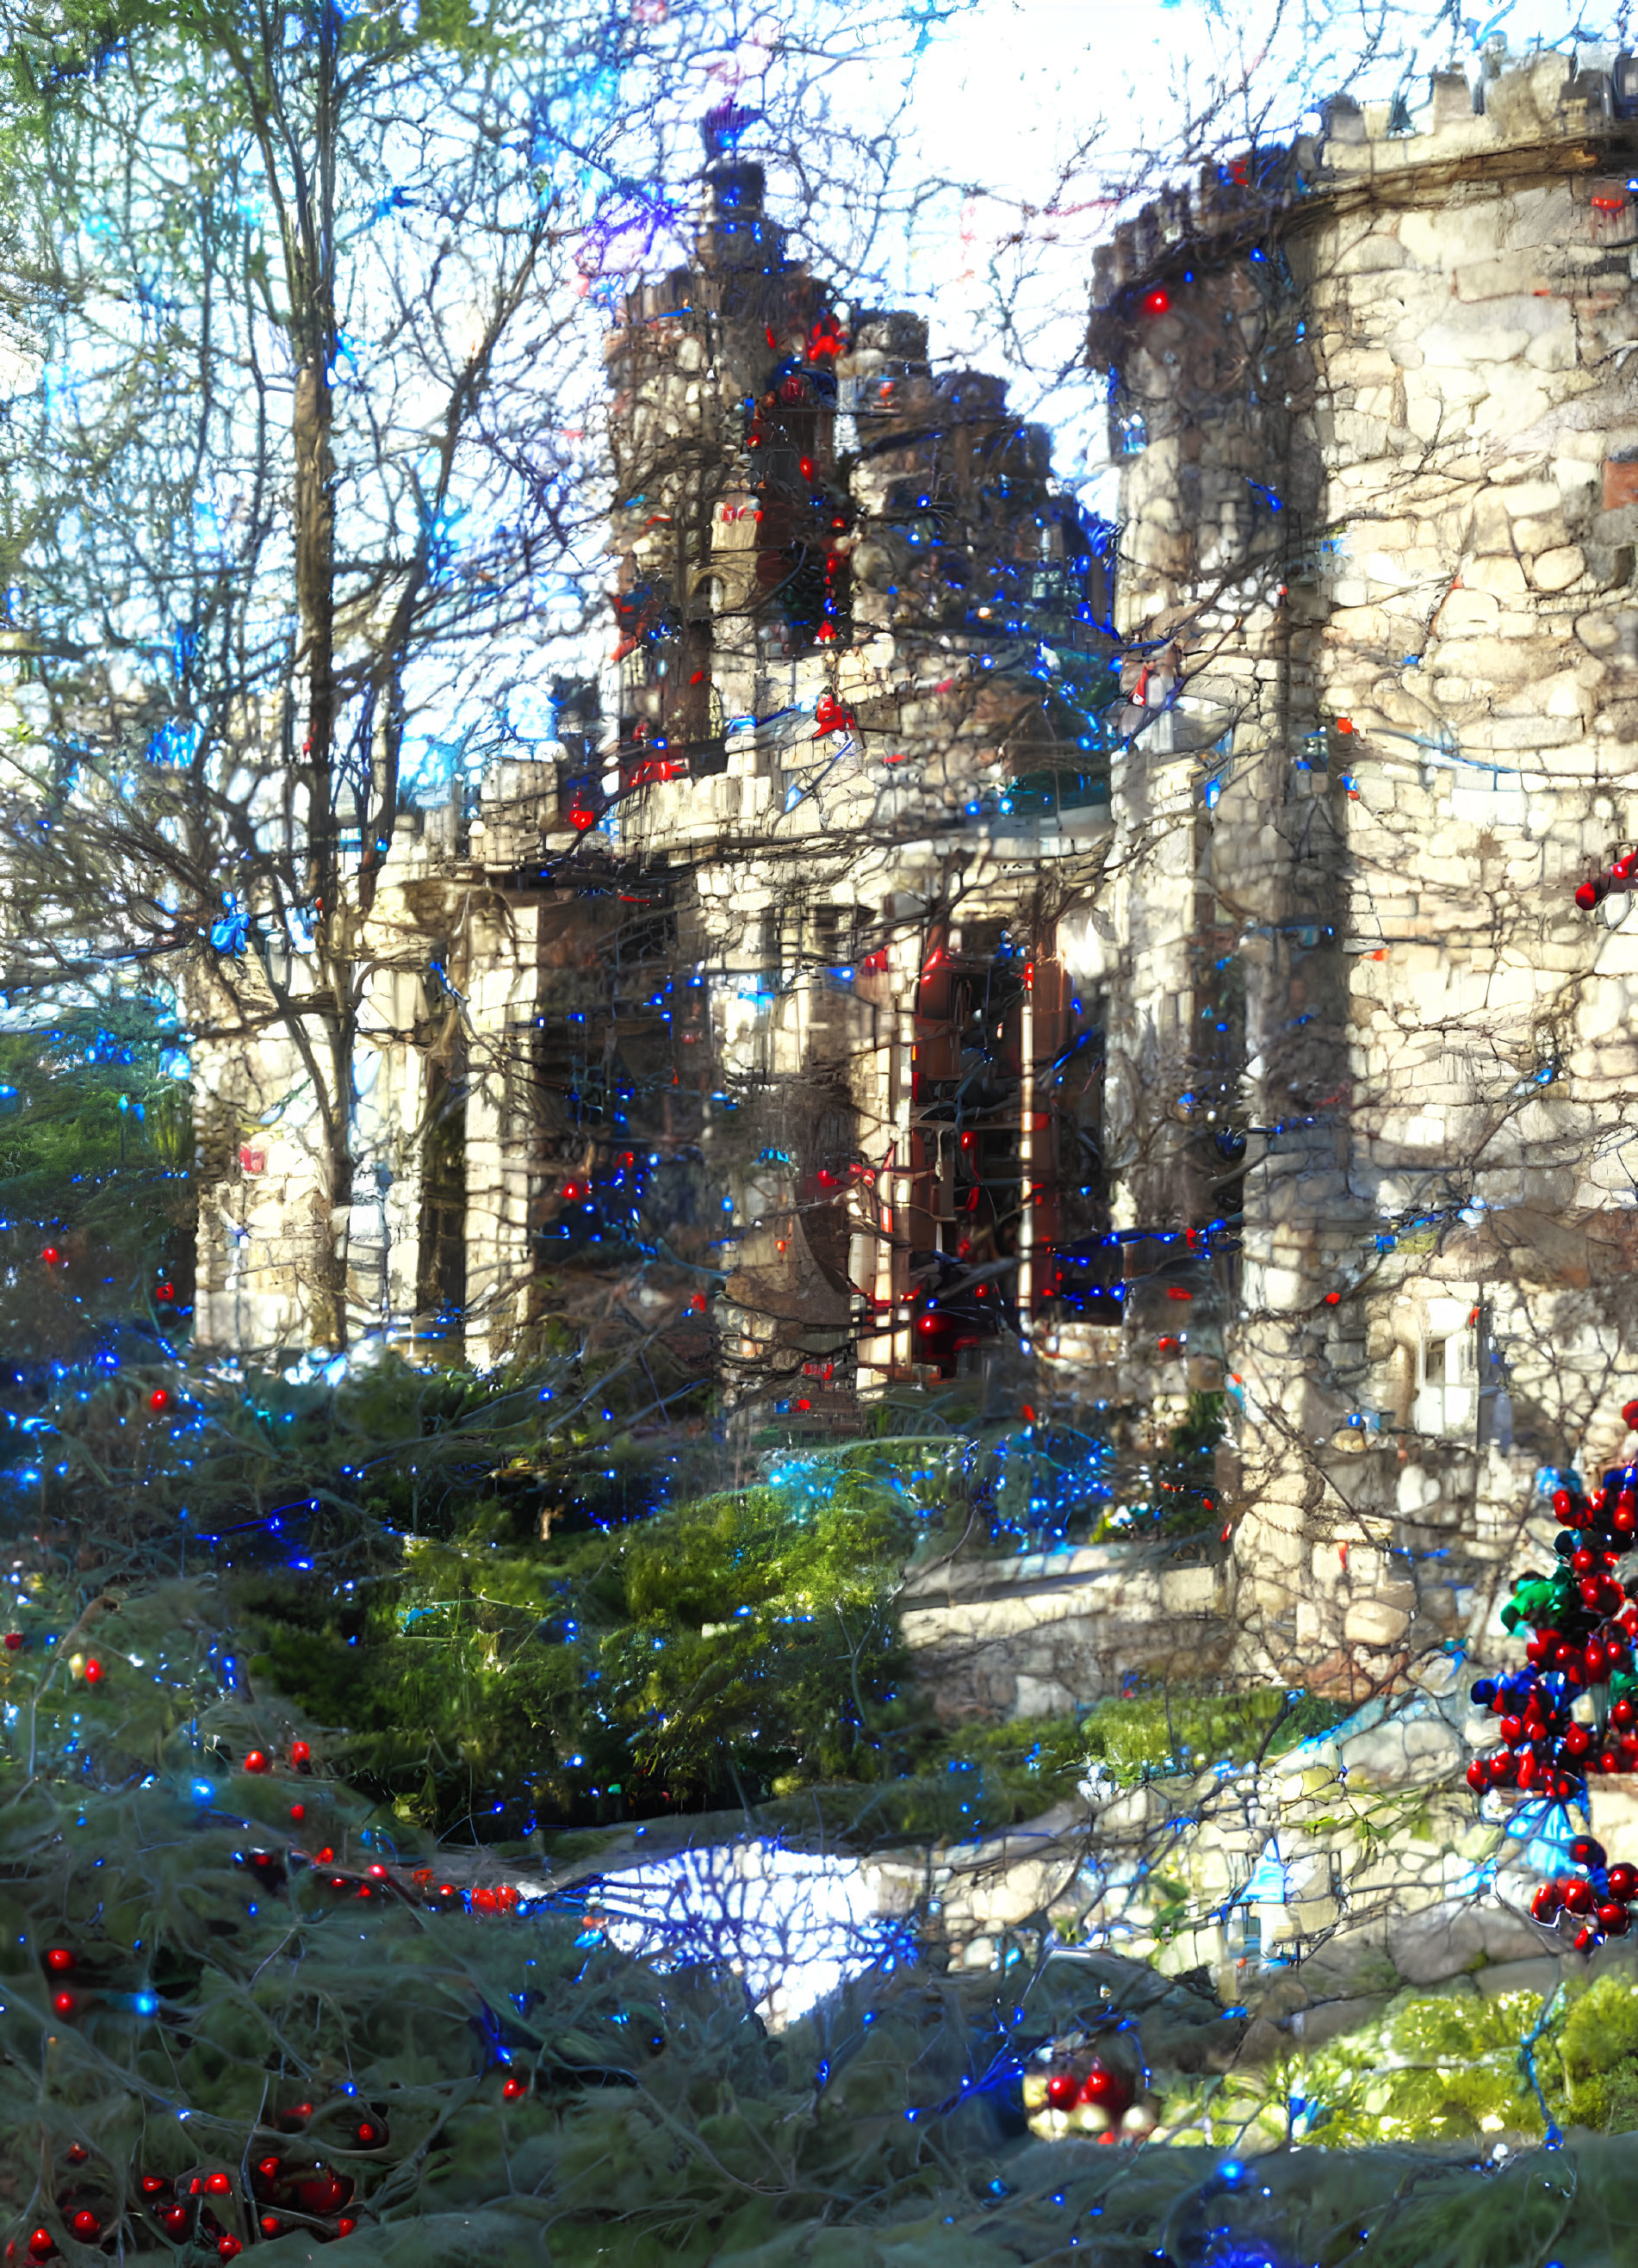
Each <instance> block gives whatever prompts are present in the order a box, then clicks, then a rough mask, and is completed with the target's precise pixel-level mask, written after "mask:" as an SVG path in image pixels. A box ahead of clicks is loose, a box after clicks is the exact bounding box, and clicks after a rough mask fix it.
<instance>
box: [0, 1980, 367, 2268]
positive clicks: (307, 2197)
mask: <svg viewBox="0 0 1638 2268" xmlns="http://www.w3.org/2000/svg"><path fill="white" fill-rule="evenodd" d="M70 1957H71V1956H70ZM341 2107H342V2108H343V2111H344V2114H345V2124H344V2128H343V2132H341V2133H339V2134H338V2135H336V2138H335V2147H338V2148H340V2149H343V2150H347V2151H377V2150H383V2149H385V2148H386V2147H387V2141H388V2139H389V2137H388V2134H387V2124H386V2121H385V2120H384V2119H383V2118H382V2117H380V2113H379V2112H375V2111H372V2112H370V2113H368V2114H365V2115H360V2113H359V2112H358V2107H357V2105H356V2104H353V2103H351V2102H347V2103H344V2104H343V2106H341ZM313 2115H314V2106H313V2104H312V2103H311V2102H298V2103H293V2104H292V2105H291V2107H290V2109H288V2110H283V2111H281V2112H280V2113H279V2114H278V2117H277V2122H276V2123H277V2125H278V2126H279V2127H280V2128H282V2129H283V2130H284V2132H285V2133H286V2134H292V2133H299V2132H301V2131H302V2130H303V2129H304V2128H305V2127H306V2125H307V2124H308V2122H309V2121H310V2120H311V2118H312V2117H313ZM90 2155H91V2153H90V2151H89V2150H88V2149H87V2148H86V2147H85V2144H84V2143H83V2142H73V2143H70V2145H69V2147H68V2148H67V2149H66V2150H65V2151H64V2152H63V2161H64V2163H65V2165H66V2166H67V2168H68V2169H69V2174H68V2183H67V2185H66V2187H65V2189H64V2191H63V2192H62V2193H60V2194H59V2195H58V2197H57V2198H56V2206H57V2211H58V2213H59V2215H60V2216H61V2224H62V2227H63V2228H65V2229H66V2230H67V2231H68V2233H69V2235H70V2236H72V2237H74V2238H75V2239H76V2240H77V2242H79V2243H81V2244H100V2245H101V2246H102V2248H103V2249H104V2250H109V2249H111V2248H113V2247H114V2246H116V2245H118V2244H119V2243H120V2242H121V2239H122V2237H123V2238H124V2239H125V2240H126V2241H127V2242H129V2238H130V2236H131V2235H133V2234H134V2232H133V2231H132V2230H131V2229H130V2228H129V2226H127V2225H124V2224H122V2219H121V2216H120V2214H119V2213H118V2212H117V2211H110V2210H109V2208H108V2207H107V2205H102V2206H101V2207H100V2208H99V2207H98V2206H97V2205H92V2203H90V2202H89V2192H88V2191H87V2189H86V2188H85V2176H83V2174H82V2173H81V2171H80V2169H81V2168H82V2167H84V2166H85V2164H86V2162H87V2161H88V2160H89V2158H90ZM249 2188H250V2198H249V2202H250V2204H251V2205H252V2206H253V2208H255V2218H256V2228H257V2230H258V2231H259V2233H260V2234H261V2235H262V2237H264V2238H266V2239H269V2240H271V2239H272V2238H274V2237H276V2236H283V2235H286V2234H288V2233H289V2232H290V2231H291V2230H297V2229H299V2230H306V2232H307V2233H309V2234H313V2235H321V2236H350V2235H351V2234H352V2232H353V2230H354V2229H355V2228H357V2227H358V2219H357V2217H356V2215H355V2214H353V2213H350V2212H349V2210H348V2208H349V2207H350V2205H351V2204H352V2201H353V2197H354V2193H355V2191H356V2189H357V2183H355V2182H354V2180H353V2178H352V2176H350V2175H348V2174H340V2173H337V2172H336V2169H335V2168H334V2167H333V2166H330V2165H328V2164H326V2163H325V2162H324V2161H323V2160H322V2159H321V2157H318V2156H316V2155H314V2154H313V2153H312V2152H311V2151H310V2150H309V2151H307V2152H306V2153H305V2154H296V2153H294V2152H292V2150H291V2147H290V2146H289V2145H288V2144H287V2143H281V2144H280V2145H279V2146H278V2147H277V2149H267V2150H265V2151H264V2154H263V2155H262V2157H260V2158H257V2159H255V2161H253V2164H252V2167H251V2171H250V2183H249ZM136 2191H137V2198H139V2199H140V2201H141V2206H142V2209H143V2211H144V2213H147V2214H149V2215H151V2218H152V2220H153V2222H154V2223H155V2225H156V2226H157V2227H158V2228H159V2232H160V2234H161V2235H164V2236H166V2237H167V2238H169V2239H170V2241H171V2242H172V2243H173V2244H201V2245H205V2246H207V2247H209V2248H210V2250H213V2251H214V2252H215V2253H216V2255H217V2257H218V2259H221V2260H233V2259H236V2258H237V2257H238V2256H239V2255H240V2253H241V2252H242V2251H243V2250H244V2249H245V2240H244V2238H243V2237H242V2236H240V2235H236V2234H235V2232H234V2230H233V2229H232V2228H229V2227H228V2226H227V2225H226V2224H227V2222H228V2220H235V2221H238V2220H240V2210H239V2205H240V2199H239V2188H238V2183H236V2181H235V2179H234V2176H232V2174H229V2173H225V2172H224V2171H222V2170H221V2169H216V2170H214V2171H211V2172H209V2173H192V2174H182V2175H176V2176H173V2175H167V2174H141V2175H138V2176H137V2183H136ZM242 2225H243V2224H242V2221H241V2222H240V2226H242ZM58 2250H59V2245H58V2238H57V2235H55V2232H54V2231H53V2230H52V2229H51V2228H48V2227H47V2226H46V2225H45V2224H44V2223H41V2224H40V2225H39V2226H37V2227H35V2228H32V2229H30V2230H29V2232H28V2233H27V2235H26V2236H25V2237H24V2238H23V2239H22V2241H21V2243H20V2245H19V2243H18V2240H17V2239H15V2238H13V2239H12V2241H11V2242H10V2243H9V2244H8V2245H7V2246H6V2248H5V2254H4V2259H5V2263H6V2268H16V2264H17V2263H18V2261H19V2259H23V2260H29V2261H35V2262H41V2261H47V2260H50V2259H52V2258H54V2257H55V2256H56V2254H57V2252H58Z"/></svg>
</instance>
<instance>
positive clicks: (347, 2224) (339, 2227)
mask: <svg viewBox="0 0 1638 2268" xmlns="http://www.w3.org/2000/svg"><path fill="white" fill-rule="evenodd" d="M357 2227H358V2222H357V2221H356V2220H354V2219H353V2217H352V2215H351V2214H350V2213H343V2215H342V2217H341V2219H340V2220H338V2221H337V2222H336V2235H337V2236H350V2235H352V2233H353V2231H354V2229H355V2228H357Z"/></svg>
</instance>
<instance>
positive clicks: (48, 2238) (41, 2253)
mask: <svg viewBox="0 0 1638 2268" xmlns="http://www.w3.org/2000/svg"><path fill="white" fill-rule="evenodd" d="M56 2249H57V2242H56V2239H55V2236H53V2235H52V2234H51V2231H50V2230H49V2229H48V2228H36V2229H34V2230H33V2231H32V2233H31V2234H30V2236H29V2240H28V2250H29V2254H30V2257H32V2258H33V2259H35V2260H47V2259H49V2258H50V2257H51V2255H52V2254H53V2253H54V2252H55V2250H56Z"/></svg>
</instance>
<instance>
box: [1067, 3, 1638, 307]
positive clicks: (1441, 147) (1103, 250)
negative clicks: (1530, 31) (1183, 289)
mask: <svg viewBox="0 0 1638 2268" xmlns="http://www.w3.org/2000/svg"><path fill="white" fill-rule="evenodd" d="M1320 116H1321V127H1320V131H1319V132H1318V133H1317V134H1312V135H1299V136H1297V137H1296V139H1295V141H1293V142H1291V143H1289V144H1270V145H1269V146H1268V147H1266V148H1264V149H1253V150H1249V151H1244V152H1243V153H1242V154H1241V155H1239V156H1238V157H1236V158H1230V159H1229V160H1228V161H1227V162H1226V163H1223V164H1219V165H1207V166H1202V167H1201V168H1200V173H1199V181H1198V183H1196V184H1195V185H1194V186H1192V187H1191V186H1189V185H1186V184H1180V185H1178V186H1177V187H1176V188H1169V189H1167V190H1165V191H1163V192H1162V195H1160V196H1158V197H1156V198H1155V199H1154V200H1153V202H1152V203H1149V204H1147V205H1145V206H1144V208H1143V209H1142V210H1141V211H1140V212H1139V213H1138V214H1137V215H1135V217H1133V219H1131V220H1129V221H1123V222H1122V223H1121V224H1120V225H1119V226H1118V228H1117V229H1116V231H1115V233H1114V236H1113V238H1112V239H1110V242H1109V243H1107V244H1103V245H1100V246H1099V247H1098V248H1097V250H1096V253H1095V254H1094V256H1093V288H1092V299H1093V306H1094V307H1095V309H1096V310H1097V311H1098V312H1100V313H1102V312H1103V311H1105V310H1107V309H1109V308H1110V307H1111V306H1113V305H1114V303H1115V302H1116V301H1117V300H1118V299H1119V298H1121V297H1122V295H1123V294H1125V293H1126V292H1129V291H1133V290H1134V289H1135V288H1137V287H1138V286H1140V285H1141V284H1143V283H1144V282H1145V281H1146V280H1147V278H1149V277H1150V276H1155V275H1156V274H1158V273H1163V272H1164V271H1165V270H1166V269H1168V268H1169V266H1171V265H1172V264H1174V262H1175V261H1176V260H1177V258H1179V257H1180V256H1183V255H1184V254H1188V253H1189V252H1191V251H1192V249H1194V248H1195V247H1200V248H1202V249H1204V248H1206V247H1216V248H1218V249H1221V250H1227V249H1229V248H1231V247H1232V246H1233V245H1234V244H1235V243H1236V241H1239V240H1245V239H1250V238H1251V237H1253V236H1255V235H1257V234H1259V233H1261V232H1264V231H1265V230H1266V229H1267V227H1268V225H1269V224H1270V221H1271V220H1272V219H1273V218H1274V217H1278V216H1285V217H1287V218H1288V221H1291V222H1297V221H1300V220H1301V219H1302V218H1305V217H1307V214H1308V212H1310V210H1311V211H1312V213H1313V217H1315V218H1317V217H1319V215H1320V213H1321V212H1322V211H1323V210H1325V209H1326V207H1328V206H1329V205H1332V204H1333V203H1335V202H1336V201H1337V200H1338V199H1339V198H1345V197H1346V198H1349V199H1353V198H1357V197H1359V196H1360V195H1361V193H1364V194H1365V195H1369V194H1370V193H1372V192H1373V191H1376V192H1378V193H1389V192H1391V190H1392V189H1393V188H1395V187H1396V186H1398V187H1399V188H1401V189H1402V190H1404V191H1407V192H1408V191H1412V190H1413V189H1414V188H1417V187H1418V186H1426V187H1427V188H1429V189H1431V188H1434V187H1435V186H1441V185H1442V182H1453V181H1455V180H1460V179H1462V178H1464V177H1465V176H1466V175H1469V174H1472V175H1473V176H1475V177H1481V176H1482V177H1488V178H1494V175H1495V172H1496V168H1497V166H1498V164H1500V165H1501V166H1502V167H1503V168H1504V169H1505V168H1506V166H1507V165H1508V161H1509V158H1513V159H1514V160H1516V163H1517V164H1518V165H1519V166H1520V167H1521V168H1522V169H1524V170H1529V169H1530V168H1531V166H1541V165H1543V164H1544V163H1545V162H1546V161H1547V160H1548V159H1549V158H1550V160H1551V166H1552V169H1553V170H1554V171H1556V172H1558V173H1561V174H1568V175H1569V176H1570V177H1571V178H1577V177H1579V178H1588V177H1591V176H1596V175H1597V173H1599V172H1600V171H1601V170H1602V169H1604V168H1605V167H1609V166H1612V167H1614V168H1615V169H1616V170H1619V171H1620V172H1622V173H1623V179H1622V180H1621V181H1620V182H1619V183H1617V184H1615V185H1614V191H1615V193H1619V194H1620V195H1627V194H1628V193H1627V188H1626V181H1625V178H1624V175H1625V169H1626V168H1627V165H1628V164H1629V162H1630V161H1631V158H1634V157H1638V55H1628V54H1624V53H1623V54H1617V53H1615V51H1614V50H1613V49H1611V48H1586V47H1583V48H1579V49H1576V50H1575V51H1573V52H1570V53H1566V52H1563V51H1561V50H1556V49H1549V50H1547V51H1546V52H1544V53H1541V54H1538V55H1530V56H1526V57H1521V58H1518V59H1516V60H1512V61H1510V60H1509V58H1508V56H1507V55H1506V54H1505V53H1504V52H1503V51H1501V49H1499V48H1494V47H1493V48H1491V49H1490V50H1488V51H1487V54H1486V55H1485V58H1484V68H1483V70H1482V72H1481V74H1480V76H1479V78H1478V79H1477V80H1476V81H1472V82H1470V81H1469V79H1468V78H1467V77H1466V75H1465V73H1464V72H1462V71H1459V70H1450V71H1435V72H1434V73H1433V74H1432V75H1431V77H1430V78H1429V81H1428V96H1427V99H1426V100H1425V101H1424V102H1422V103H1421V104H1420V105H1416V106H1413V105H1411V104H1410V103H1408V102H1406V100H1405V99H1404V98H1403V97H1397V98H1395V99H1392V100H1391V101H1382V102H1367V103H1362V104H1361V103H1359V102H1356V101H1354V99H1353V98H1352V97H1351V96H1347V95H1339V96H1337V97H1335V98H1333V99H1332V100H1331V101H1329V102H1327V103H1324V104H1322V105H1321V107H1320ZM1629 151H1630V155H1629V154H1628V152H1629ZM1430 177H1431V178H1430ZM1441 177H1442V181H1441Z"/></svg>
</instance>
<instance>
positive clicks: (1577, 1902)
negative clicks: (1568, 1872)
mask: <svg viewBox="0 0 1638 2268" xmlns="http://www.w3.org/2000/svg"><path fill="white" fill-rule="evenodd" d="M1560 1895H1561V1897H1562V1898H1563V1901H1564V1910H1565V1911H1566V1912H1567V1913H1574V1914H1584V1913H1590V1912H1591V1911H1592V1907H1593V1896H1592V1885H1591V1883H1590V1882H1583V1881H1582V1879H1581V1877H1580V1876H1579V1875H1578V1874H1577V1875H1575V1876H1572V1878H1571V1879H1570V1881H1568V1882H1565V1883H1562V1884H1561V1887H1560Z"/></svg>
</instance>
